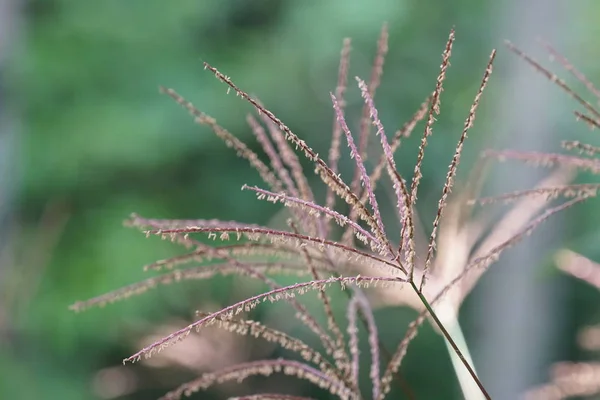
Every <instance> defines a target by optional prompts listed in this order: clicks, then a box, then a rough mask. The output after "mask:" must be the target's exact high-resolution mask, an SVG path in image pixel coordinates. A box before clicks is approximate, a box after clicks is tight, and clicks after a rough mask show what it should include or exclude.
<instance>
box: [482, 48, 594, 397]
mask: <svg viewBox="0 0 600 400" xmlns="http://www.w3.org/2000/svg"><path fill="white" fill-rule="evenodd" d="M541 44H542V46H543V47H544V48H545V49H546V50H547V51H548V53H549V54H550V56H551V58H552V59H554V60H556V61H558V63H559V64H560V65H561V66H562V67H563V68H564V69H565V70H567V71H568V72H570V73H571V74H572V75H573V76H574V77H575V79H576V80H577V81H579V83H581V84H583V85H584V86H585V88H586V89H587V91H588V94H589V95H591V96H592V97H594V98H595V100H594V101H592V102H589V101H587V100H585V98H584V96H582V95H580V94H579V93H577V92H576V91H574V90H573V89H572V88H571V86H570V85H569V84H568V83H567V82H566V81H564V80H563V79H561V78H559V77H558V76H557V75H556V74H554V73H552V72H551V71H550V70H548V69H546V68H545V67H543V66H542V65H541V64H540V63H539V62H537V61H536V60H534V59H532V58H531V57H529V56H528V55H526V54H525V53H524V52H523V51H521V50H520V49H518V48H517V47H516V46H515V45H513V44H512V43H510V42H507V46H508V48H509V49H510V50H511V51H512V52H514V53H515V54H516V55H517V56H519V57H521V58H522V59H523V60H525V62H527V63H528V64H529V65H530V66H532V67H533V69H534V70H535V71H537V72H539V73H541V74H542V75H543V76H545V77H546V78H547V79H548V80H550V81H551V82H552V83H554V84H556V85H557V86H558V87H559V88H560V89H562V90H563V91H564V92H565V93H566V94H567V95H568V96H570V97H571V98H573V99H574V100H575V101H576V102H577V103H578V104H579V105H580V106H581V107H583V109H584V110H585V111H583V112H582V111H578V110H575V111H574V112H573V114H574V115H575V117H576V120H577V121H583V122H584V123H585V124H586V125H588V127H589V128H590V129H591V130H594V129H595V128H600V108H599V107H598V104H600V91H599V90H598V89H597V88H596V86H595V85H594V84H593V83H592V82H591V81H590V80H589V79H588V78H587V77H586V76H585V75H584V74H583V73H582V72H580V71H579V70H578V69H577V68H575V67H574V66H573V65H572V64H571V63H570V62H569V61H568V60H567V58H566V57H564V56H563V55H562V54H560V53H559V52H558V51H557V50H555V49H554V48H553V47H552V46H550V45H549V44H548V43H546V42H543V41H542V42H541ZM562 147H563V148H564V149H565V150H567V151H575V152H578V153H579V155H563V154H547V153H531V152H529V153H528V152H514V151H502V152H496V153H488V154H491V155H494V156H496V157H498V158H500V159H517V160H521V161H524V162H525V163H528V164H533V165H536V166H553V165H560V166H563V167H565V168H569V169H573V170H580V171H587V172H590V173H592V174H599V173H600V159H598V158H594V157H596V156H598V154H600V148H599V147H597V146H593V145H590V144H586V143H581V142H579V141H573V140H570V141H563V142H562ZM598 189H600V184H598V183H577V184H562V185H548V186H546V187H540V188H536V189H533V190H523V191H518V192H513V193H507V194H504V195H501V196H495V197H489V198H480V199H478V200H477V201H478V202H480V203H490V202H495V201H503V202H514V201H522V199H524V198H534V197H541V198H545V199H547V200H554V199H557V198H560V197H563V198H573V199H575V200H576V199H582V198H588V197H595V196H596V195H597V193H598ZM571 201H574V200H571ZM555 261H556V264H557V266H558V268H559V269H560V270H562V271H563V272H565V273H567V274H569V275H571V276H573V277H575V278H577V279H580V280H582V281H584V282H586V283H588V284H590V285H592V286H594V287H596V288H598V289H600V264H598V263H597V262H594V261H592V260H590V259H589V258H587V257H585V256H583V255H581V254H578V253H575V252H573V251H571V250H567V249H563V250H561V251H559V252H558V253H557V254H556V256H555ZM578 339H579V345H580V347H581V348H583V349H585V350H588V351H595V352H597V351H599V350H600V326H589V327H586V328H584V329H582V330H581V332H580V335H579V338H578ZM599 394H600V364H599V363H597V362H579V363H572V362H558V363H555V364H554V365H553V366H552V368H551V371H550V382H549V383H547V384H543V385H540V386H538V387H535V388H532V389H530V390H529V391H527V392H526V393H525V395H524V398H525V399H529V400H537V399H540V400H541V399H544V400H562V399H567V398H572V397H577V398H580V397H586V398H587V397H590V398H596V397H597V396H598V395H599ZM593 396H595V397H593Z"/></svg>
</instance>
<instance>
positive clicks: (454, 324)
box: [436, 307, 484, 400]
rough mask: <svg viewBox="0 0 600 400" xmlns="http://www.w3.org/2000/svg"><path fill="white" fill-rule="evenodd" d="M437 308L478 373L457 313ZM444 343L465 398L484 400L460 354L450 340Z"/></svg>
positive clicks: (467, 359) (459, 346) (468, 399)
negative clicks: (446, 312)
mask: <svg viewBox="0 0 600 400" xmlns="http://www.w3.org/2000/svg"><path fill="white" fill-rule="evenodd" d="M436 308H437V309H438V314H440V318H442V319H444V324H445V325H446V328H447V329H448V332H450V335H451V336H452V337H453V338H454V341H455V343H456V345H457V346H458V348H459V349H461V352H462V354H463V355H464V357H465V359H466V361H467V362H468V363H469V365H472V366H473V370H474V372H475V373H477V371H475V364H474V363H473V359H472V358H471V354H470V352H469V346H468V345H467V342H466V340H465V336H464V334H463V331H462V328H461V327H460V323H459V322H458V317H457V315H456V314H455V313H450V314H444V313H442V312H441V310H440V308H439V307H436ZM444 343H445V344H446V348H447V349H448V354H449V355H450V360H451V361H452V366H453V368H454V372H456V377H457V378H458V383H459V384H460V388H461V390H462V392H463V396H464V398H465V399H467V400H483V399H484V396H483V394H482V392H481V391H480V390H479V388H478V387H477V385H476V382H475V381H474V380H473V379H471V376H470V374H469V373H468V371H467V370H466V369H465V367H464V366H463V364H462V362H461V360H460V358H459V357H458V355H457V354H456V353H455V352H454V350H453V349H452V347H451V346H450V344H449V343H448V341H446V340H444Z"/></svg>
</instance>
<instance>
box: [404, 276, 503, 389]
mask: <svg viewBox="0 0 600 400" xmlns="http://www.w3.org/2000/svg"><path fill="white" fill-rule="evenodd" d="M410 285H411V286H412V287H413V289H414V291H415V293H416V294H417V296H419V299H420V300H421V302H422V303H423V305H424V306H425V308H426V309H427V311H428V312H429V315H431V318H433V321H434V322H435V324H436V325H437V327H438V328H439V330H440V331H441V332H442V334H443V335H444V337H445V338H446V341H447V343H448V345H450V347H452V350H454V353H455V354H456V355H457V356H458V358H459V359H460V362H461V363H462V364H463V365H464V366H465V368H466V369H467V371H468V372H469V375H471V378H473V381H475V383H476V384H477V386H478V387H479V390H481V393H482V394H483V395H484V397H485V398H486V399H487V400H491V399H492V398H491V396H490V395H489V393H488V392H487V390H485V387H484V386H483V383H481V380H479V378H478V377H477V374H476V373H475V370H474V369H473V368H472V367H471V365H470V364H469V362H468V361H467V359H466V358H465V356H464V355H463V353H462V351H461V350H460V349H459V348H458V346H457V345H456V342H455V341H454V339H453V338H452V336H451V335H450V333H448V331H447V330H446V328H445V327H444V324H442V321H440V319H439V318H438V316H437V314H436V313H435V311H433V308H432V307H431V305H430V304H429V302H428V301H427V299H426V298H425V296H424V295H423V292H421V291H420V290H419V288H418V287H417V285H416V284H415V282H414V280H412V279H411V280H410Z"/></svg>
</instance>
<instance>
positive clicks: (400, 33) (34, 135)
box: [0, 0, 600, 400]
mask: <svg viewBox="0 0 600 400" xmlns="http://www.w3.org/2000/svg"><path fill="white" fill-rule="evenodd" d="M486 7H487V6H486V2H481V1H476V0H460V1H454V2H442V1H434V0H424V1H409V0H400V1H399V0H382V1H377V2H373V1H368V0H353V1H348V0H328V1H317V0H302V1H292V0H256V1H241V0H203V1H191V0H181V1H176V2H165V1H159V0H129V1H125V2H124V1H117V0H105V1H74V0H35V1H34V0H30V1H26V2H25V7H23V13H24V14H23V15H22V17H23V26H22V28H23V32H22V37H21V38H19V40H20V41H21V42H22V44H23V46H24V48H22V49H20V50H19V51H18V52H16V55H15V57H14V58H13V59H12V61H11V63H10V65H9V66H8V67H9V72H10V73H9V75H10V77H11V88H12V92H11V93H14V94H15V96H14V99H13V101H14V102H15V103H16V106H18V109H19V113H20V118H21V120H22V131H21V134H20V140H21V148H20V155H21V156H20V157H21V158H20V161H21V162H22V168H21V170H22V186H21V188H20V193H19V198H18V203H17V206H18V207H17V209H16V210H15V212H16V215H17V216H18V220H19V221H18V222H19V225H20V226H21V227H22V229H20V230H19V231H15V232H14V235H13V236H14V237H13V239H14V241H15V243H17V245H16V248H15V254H16V257H15V261H14V265H10V266H9V267H8V268H9V274H8V275H5V276H7V279H8V280H7V282H3V284H4V283H7V285H6V286H7V289H6V290H4V292H5V294H6V297H7V300H6V301H5V303H4V304H6V305H7V306H6V307H7V310H4V311H5V314H6V315H8V318H7V321H8V322H7V323H8V326H9V329H8V332H9V334H8V337H9V340H6V341H4V342H3V343H0V346H2V347H0V398H7V399H8V398H14V399H63V400H70V399H83V398H89V399H94V398H107V399H109V398H121V399H142V398H144V399H145V398H154V397H156V396H158V395H160V394H162V393H164V392H165V390H166V389H168V388H169V387H171V386H173V385H174V384H176V383H178V382H183V381H184V380H185V379H189V378H191V377H192V376H193V375H192V374H191V373H190V371H189V370H186V369H184V368H166V367H160V366H154V367H150V366H128V367H127V368H128V369H129V370H130V371H133V372H124V371H122V370H120V369H119V368H120V367H119V366H120V360H121V359H122V358H123V357H125V356H127V355H129V354H130V353H132V352H133V350H135V349H137V348H138V347H140V346H141V343H140V342H139V339H140V338H142V337H143V336H144V335H145V334H148V333H150V332H152V331H153V329H154V328H155V327H156V326H158V324H159V323H163V322H169V321H172V320H174V319H176V318H190V317H192V316H193V311H194V310H195V309H198V308H200V307H201V305H206V304H210V302H217V303H222V304H223V303H227V302H231V301H232V299H233V298H238V297H239V296H240V295H241V294H240V293H241V292H243V293H251V292H252V291H253V290H255V289H256V286H255V284H253V283H248V284H245V283H242V282H238V281H237V280H236V281H232V280H230V279H216V280H213V281H211V282H209V283H197V282H191V283H187V284H182V285H179V284H178V286H171V287H165V288H162V289H159V290H156V291H153V292H152V293H148V294H144V295H143V296H140V297H136V298H134V299H131V300H128V301H126V302H122V303H119V304H116V305H111V306H108V307H106V308H105V309H101V310H91V311H89V312H86V313H83V314H79V315H76V314H73V313H71V312H70V311H68V309H67V307H68V305H69V304H70V303H72V302H74V301H75V300H79V299H84V298H88V297H91V296H93V295H97V294H101V293H103V292H105V291H108V290H111V289H114V288H117V287H119V286H121V285H124V284H127V283H131V282H133V281H135V280H139V279H141V278H143V277H144V276H145V275H144V272H142V268H141V267H142V266H143V265H144V264H147V263H149V262H152V261H154V260H156V259H159V258H164V257H167V256H169V255H173V254H176V252H178V251H181V249H179V248H177V247H175V246H173V245H170V244H168V243H163V242H160V241H159V240H158V239H156V238H153V239H148V240H147V239H145V238H144V236H143V235H141V234H140V233H138V232H136V231H133V230H130V229H125V228H123V226H122V224H121V221H122V220H123V219H124V218H126V217H127V216H128V215H129V214H130V213H131V212H137V213H140V214H142V215H144V216H148V217H157V218H160V217H164V218H220V219H231V220H241V221H247V222H257V223H267V221H269V219H270V218H271V217H272V216H273V215H274V213H275V212H277V210H278V207H274V206H272V205H270V204H268V203H262V202H258V201H256V200H255V197H254V195H252V194H251V193H248V192H240V191H239V188H240V186H241V185H242V184H243V183H249V184H254V183H257V182H258V178H257V176H256V174H255V173H254V172H253V171H252V170H250V169H249V168H248V167H247V164H246V163H245V162H244V161H243V160H240V159H238V158H236V157H235V154H234V153H233V152H232V151H229V150H228V149H227V148H226V147H225V146H224V144H223V143H221V142H220V141H219V140H217V139H216V138H215V137H214V135H213V134H212V133H211V132H210V131H209V130H208V129H207V128H204V127H198V126H196V125H194V123H193V121H192V119H191V118H189V117H188V115H187V114H186V113H185V112H184V111H182V110H181V109H180V108H179V107H178V106H177V105H175V104H173V102H172V101H171V100H170V99H169V98H168V97H166V96H161V95H159V93H158V86H159V85H165V86H168V87H173V88H175V89H177V90H178V91H179V92H180V93H181V94H183V95H185V96H186V97H188V98H189V99H190V100H192V101H193V102H194V103H195V104H196V105H197V106H198V108H200V109H202V110H203V111H205V112H207V113H208V114H210V115H212V116H213V117H215V118H216V119H217V120H218V121H219V122H220V123H221V124H222V125H223V126H224V127H226V128H227V129H229V130H230V131H231V132H233V133H234V134H236V135H238V136H239V137H240V138H242V139H244V140H247V141H249V142H250V143H251V145H252V147H253V148H254V149H255V150H256V149H257V148H258V146H256V145H255V144H254V141H253V138H252V135H251V133H250V130H249V128H248V127H247V126H246V125H245V114H246V113H247V112H250V111H251V109H250V108H249V106H248V105H247V104H245V103H244V102H243V101H241V100H240V99H239V98H236V97H235V96H234V95H227V94H226V88H225V87H224V86H223V85H222V84H220V83H219V82H217V80H215V79H214V77H213V75H212V74H210V73H207V72H204V71H203V70H202V61H208V62H210V63H211V64H212V65H214V66H216V67H218V68H219V69H220V70H221V71H222V72H223V73H225V74H227V75H228V76H231V77H232V78H233V79H234V81H235V82H236V83H237V84H238V85H240V86H241V87H242V88H244V90H246V91H248V92H250V93H253V94H256V95H257V96H258V97H259V98H260V99H261V100H262V102H263V103H265V105H266V106H267V107H269V108H270V109H271V110H272V111H273V112H275V113H276V114H277V115H278V116H279V117H280V118H281V119H282V120H284V121H285V122H286V123H287V124H288V125H289V126H290V127H291V128H292V130H294V131H295V132H296V133H297V134H298V135H299V136H301V137H302V138H304V139H305V140H307V141H308V142H309V143H311V144H312V145H313V147H315V148H316V149H317V150H318V151H319V152H320V153H322V154H325V152H326V149H327V146H328V138H329V133H330V130H331V125H332V118H333V115H332V109H331V105H330V101H329V91H331V90H333V89H334V87H335V83H336V75H337V64H338V59H339V51H340V49H341V44H342V40H343V38H344V37H347V36H349V37H352V39H353V42H352V43H353V45H352V47H353V52H352V56H351V57H352V58H351V74H350V76H351V77H353V76H355V75H360V76H361V77H363V78H368V74H369V72H370V64H371V62H372V58H373V55H374V52H375V46H376V40H377V37H378V33H379V30H380V28H381V25H382V23H383V22H384V21H387V22H388V23H389V25H390V35H391V36H390V50H389V56H388V58H387V61H386V65H385V68H384V78H383V84H382V86H381V88H380V90H379V92H378V94H377V99H376V102H377V105H378V107H379V110H380V115H381V116H382V120H383V122H384V125H385V126H387V127H388V129H389V130H390V131H392V130H395V129H396V128H398V127H399V126H401V124H402V123H403V122H404V121H405V120H407V119H408V118H409V116H410V115H411V114H412V113H413V112H414V111H415V110H416V108H417V107H418V105H419V104H420V103H421V102H422V101H423V99H424V98H425V96H426V95H427V94H429V93H430V92H431V90H432V89H433V87H434V84H435V81H434V80H435V77H436V72H437V69H438V66H439V61H440V54H441V52H442V50H443V45H444V43H445V39H446V37H447V34H448V31H449V29H450V28H451V27H452V26H455V27H456V28H457V44H456V46H455V54H454V55H453V63H452V68H451V69H450V72H449V75H448V80H447V82H448V85H447V88H446V91H445V92H444V95H443V98H442V114H441V117H440V119H439V124H438V125H437V126H436V129H435V130H436V133H435V136H436V137H434V138H433V139H434V140H433V141H432V145H431V147H430V150H429V156H428V157H429V158H428V160H427V162H426V164H425V170H424V175H425V181H424V187H423V190H422V193H424V194H423V197H424V198H426V199H427V198H429V199H434V198H436V197H437V196H438V193H439V190H440V186H439V184H440V183H441V182H442V180H443V179H444V174H445V173H444V172H442V171H444V170H445V167H446V165H447V164H448V162H449V160H450V158H451V152H450V151H449V149H451V148H453V143H454V142H455V140H456V138H457V134H458V132H459V131H460V129H461V128H462V123H463V120H464V118H465V116H466V115H467V111H468V106H469V103H468V102H470V100H471V99H472V96H473V95H474V93H475V90H476V87H477V85H478V84H479V79H480V76H481V74H482V72H483V68H484V66H485V63H486V61H487V57H488V55H489V52H490V50H491V48H492V47H494V46H498V45H499V43H496V42H492V40H491V37H492V35H491V33H490V29H489V25H490V24H491V22H492V17H493V16H492V15H491V14H490V12H489V10H488V9H487V8H486ZM504 56H507V55H506V54H502V57H504ZM596 67H597V66H596ZM524 68H525V67H524ZM350 82H351V84H352V86H351V88H350V90H349V91H348V95H347V99H348V102H349V107H350V109H349V115H354V116H355V118H354V119H353V122H354V123H355V122H356V121H357V120H358V117H359V112H360V95H359V92H358V90H357V89H356V87H355V86H354V85H353V80H351V81H350ZM499 85H501V81H495V80H494V78H493V79H492V82H491V84H490V95H491V96H493V93H494V89H495V87H497V86H499ZM557 96H560V94H559V93H558V92H557ZM488 113H489V111H488ZM351 121H352V118H351ZM477 125H478V129H477V130H476V131H477V133H473V134H472V136H473V137H474V138H473V140H472V141H471V142H469V143H470V144H469V145H468V146H470V151H471V152H470V157H471V159H473V157H475V155H476V150H477V147H478V143H481V142H482V141H483V140H485V136H486V135H492V134H494V131H493V129H489V127H486V118H485V116H483V114H482V117H480V119H479V120H478V122H477ZM417 140H418V138H417V137H415V138H413V139H411V141H408V142H407V144H406V146H405V147H403V148H402V149H401V150H400V152H401V154H404V155H406V157H404V156H402V157H399V158H398V162H399V165H400V166H401V168H403V169H404V170H406V171H407V172H408V171H410V170H411V169H410V167H411V165H412V164H413V163H414V161H415V157H416V153H415V148H416V146H415V145H416V143H417V142H416V141H417ZM467 164H468V163H467ZM350 165H351V164H350V162H349V161H348V160H346V163H345V164H344V168H346V169H345V171H346V173H347V172H348V171H350ZM429 193H431V194H429ZM583 210H584V209H583V208H582V209H580V210H578V211H576V212H575V213H583V212H584V211H583ZM598 218H599V214H598V213H597V212H596V214H594V216H593V217H589V218H588V220H590V221H591V220H595V221H597V220H598ZM427 221H429V218H428V219H427ZM590 224H591V222H590ZM586 228H587V227H583V228H581V227H578V228H577V229H578V230H579V231H580V232H583V231H585V229H586ZM573 229H574V228H573ZM595 240H596V243H600V242H599V241H598V236H597V234H596V236H595ZM48 243H50V244H52V243H54V245H52V246H50V248H49V249H48V252H49V256H48V257H45V256H44V255H43V254H42V255H40V256H38V254H37V252H41V251H43V250H44V249H45V248H46V245H47V244H48ZM590 243H592V242H590ZM3 268H4V267H3ZM234 289H235V290H234ZM593 299H594V297H593V295H592V294H590V295H589V296H588V299H587V300H589V301H591V300H593ZM0 307H2V305H0ZM282 307H283V306H282ZM278 309H279V308H278ZM276 312H277V311H276ZM588 315H589V313H588ZM379 316H381V317H383V318H389V320H390V321H397V323H396V322H394V324H392V325H389V326H387V325H385V324H384V325H383V326H382V327H381V330H382V334H383V335H384V339H385V340H386V341H387V342H388V343H389V345H390V346H392V345H393V344H394V343H395V340H396V338H397V337H398V332H402V331H403V329H404V328H405V326H406V324H405V323H406V321H408V318H410V317H412V314H410V313H409V312H405V311H397V310H396V311H394V310H381V311H380V312H379ZM258 317H260V315H258V316H257V318H258ZM293 329H294V328H293V327H292V330H293ZM247 346H249V347H248V348H246V351H247V352H250V354H251V353H252V352H258V353H265V352H266V353H267V354H274V353H273V350H272V349H270V348H267V349H265V348H264V346H262V347H260V346H259V345H255V346H256V348H255V347H253V346H252V345H247ZM167 351H168V350H167ZM269 352H271V353H269ZM405 363H406V368H404V369H403V372H404V374H405V377H406V380H407V381H409V382H410V384H411V387H412V388H413V390H414V391H415V393H416V394H417V398H447V397H445V395H446V394H447V393H448V392H452V391H456V390H457V389H456V386H455V383H454V376H453V375H452V372H451V369H450V368H449V362H448V360H446V358H445V353H444V351H443V344H442V343H441V341H440V339H439V337H438V336H437V335H436V334H435V333H433V332H432V330H431V329H429V328H427V329H425V330H424V333H423V334H422V336H421V337H420V338H419V339H418V340H417V342H416V343H415V345H414V347H413V348H412V349H411V350H410V351H409V356H408V358H407V360H406V362H405ZM113 368H117V369H116V370H115V369H113ZM115 371H117V372H115ZM119 371H121V372H119ZM130 373H131V375H129V374H130ZM432 376H435V385H432V384H431V377H432ZM275 379H276V380H277V378H275ZM256 384H257V385H262V384H263V383H261V382H258V383H256ZM265 384H266V383H265ZM303 390H304V392H305V393H306V394H310V393H311V392H310V390H313V389H311V388H305V389H303ZM215 393H216V392H215ZM456 393H457V392H456ZM216 395H217V396H219V398H222V397H223V393H220V394H219V393H216ZM198 398H209V395H208V394H201V395H199V396H198Z"/></svg>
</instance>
